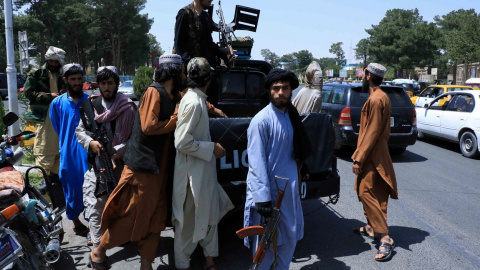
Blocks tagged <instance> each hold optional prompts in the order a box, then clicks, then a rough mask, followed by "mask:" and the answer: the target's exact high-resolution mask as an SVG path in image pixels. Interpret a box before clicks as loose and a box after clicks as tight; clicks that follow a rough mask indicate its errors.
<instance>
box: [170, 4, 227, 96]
mask: <svg viewBox="0 0 480 270" xmlns="http://www.w3.org/2000/svg"><path fill="white" fill-rule="evenodd" d="M211 4H212V0H194V1H193V3H191V4H189V5H188V6H186V7H184V8H182V9H180V10H179V11H178V14H177V17H176V23H175V40H174V46H173V53H175V54H178V55H180V56H181V57H182V61H183V63H184V65H185V67H186V66H187V64H188V62H189V61H190V59H192V58H194V57H204V58H206V59H207V61H208V63H209V64H210V65H211V66H212V67H214V68H215V67H216V66H217V65H218V64H219V59H222V60H223V61H224V63H225V65H227V66H228V65H229V63H230V59H231V57H232V56H233V51H232V50H231V49H230V50H229V49H227V48H221V47H219V46H218V45H217V44H215V42H214V41H213V38H212V32H213V31H214V30H215V31H219V29H218V25H217V24H215V23H214V22H213V20H212V16H211V15H212V14H209V13H207V12H206V11H205V9H208V8H209V7H210V6H211ZM223 23H224V22H223ZM207 96H208V101H209V102H210V103H212V104H213V105H217V100H218V83H217V79H216V78H215V77H213V78H212V83H211V85H210V87H209V88H208V90H207Z"/></svg>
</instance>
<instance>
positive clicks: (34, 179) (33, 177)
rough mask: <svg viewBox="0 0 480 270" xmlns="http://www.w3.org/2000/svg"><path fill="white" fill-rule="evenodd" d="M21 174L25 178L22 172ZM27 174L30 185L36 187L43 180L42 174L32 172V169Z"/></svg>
mask: <svg viewBox="0 0 480 270" xmlns="http://www.w3.org/2000/svg"><path fill="white" fill-rule="evenodd" d="M22 175H23V177H24V178H26V176H25V174H24V173H22ZM28 175H29V178H28V180H29V182H30V185H32V186H33V187H34V188H38V186H39V185H40V183H41V182H42V181H43V176H42V175H41V174H39V173H36V172H34V171H33V170H32V171H30V173H29V174H28Z"/></svg>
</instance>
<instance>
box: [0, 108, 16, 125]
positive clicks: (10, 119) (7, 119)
mask: <svg viewBox="0 0 480 270" xmlns="http://www.w3.org/2000/svg"><path fill="white" fill-rule="evenodd" d="M17 121H18V115H16V114H15V113H14V112H9V113H7V114H6V115H5V116H4V117H3V123H4V124H5V126H7V127H9V126H11V125H13V123H15V122H17Z"/></svg>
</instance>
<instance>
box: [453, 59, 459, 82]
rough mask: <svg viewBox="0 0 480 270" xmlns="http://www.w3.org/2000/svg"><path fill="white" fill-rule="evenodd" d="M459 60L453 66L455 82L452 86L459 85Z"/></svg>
mask: <svg viewBox="0 0 480 270" xmlns="http://www.w3.org/2000/svg"><path fill="white" fill-rule="evenodd" d="M457 72H458V60H456V61H455V64H453V81H452V84H457Z"/></svg>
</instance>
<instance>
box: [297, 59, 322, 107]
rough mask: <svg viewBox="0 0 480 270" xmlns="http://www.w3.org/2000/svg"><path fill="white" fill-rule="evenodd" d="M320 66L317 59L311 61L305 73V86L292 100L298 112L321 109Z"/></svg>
mask: <svg viewBox="0 0 480 270" xmlns="http://www.w3.org/2000/svg"><path fill="white" fill-rule="evenodd" d="M322 75H323V74H322V68H321V67H320V65H319V64H318V62H317V61H313V62H312V63H311V64H310V65H309V66H308V68H307V72H306V74H305V78H306V82H305V87H304V88H302V90H300V91H299V92H298V94H297V95H296V96H295V98H294V99H293V101H292V104H293V106H295V107H296V108H297V110H298V113H299V114H304V113H309V112H320V110H321V109H322V88H323V77H322Z"/></svg>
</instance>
